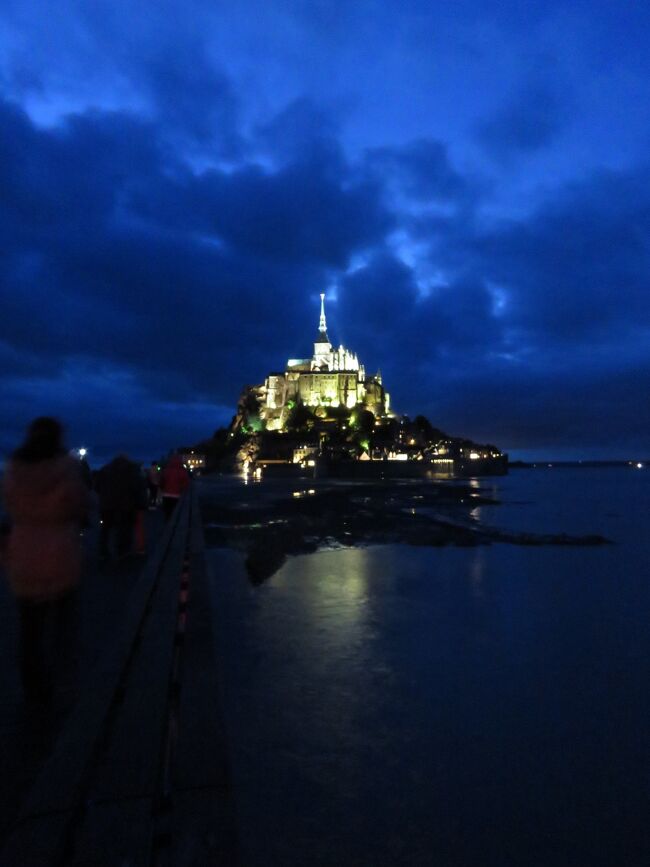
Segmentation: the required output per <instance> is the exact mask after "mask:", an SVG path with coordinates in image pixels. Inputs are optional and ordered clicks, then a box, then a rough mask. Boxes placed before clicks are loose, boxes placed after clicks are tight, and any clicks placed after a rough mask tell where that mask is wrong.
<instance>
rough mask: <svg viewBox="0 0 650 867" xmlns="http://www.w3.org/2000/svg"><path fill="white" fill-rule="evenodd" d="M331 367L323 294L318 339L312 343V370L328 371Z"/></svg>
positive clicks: (323, 295)
mask: <svg viewBox="0 0 650 867" xmlns="http://www.w3.org/2000/svg"><path fill="white" fill-rule="evenodd" d="M331 366H332V344H331V343H330V339H329V337H328V336H327V321H326V319H325V293H324V292H321V296H320V320H319V322H318V337H317V338H316V341H315V342H314V358H313V361H312V369H313V370H322V369H326V370H330V369H331Z"/></svg>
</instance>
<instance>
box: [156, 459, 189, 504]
mask: <svg viewBox="0 0 650 867" xmlns="http://www.w3.org/2000/svg"><path fill="white" fill-rule="evenodd" d="M189 485H190V474H189V473H188V472H187V470H186V469H185V467H184V466H183V462H182V460H181V459H180V457H179V456H178V455H172V456H171V458H170V459H169V460H168V461H167V465H166V466H165V468H164V470H163V471H162V483H161V486H160V487H161V492H162V495H163V497H180V496H181V494H182V493H183V492H184V491H186V490H187V489H188V487H189Z"/></svg>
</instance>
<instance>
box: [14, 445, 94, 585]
mask: <svg viewBox="0 0 650 867" xmlns="http://www.w3.org/2000/svg"><path fill="white" fill-rule="evenodd" d="M4 490H5V502H6V506H7V512H8V513H9V516H10V518H11V521H12V528H11V534H10V536H9V545H8V552H7V560H8V564H7V565H8V570H7V571H8V573H9V581H10V583H11V587H12V589H13V591H14V593H15V594H16V596H20V597H24V598H27V599H35V600H45V599H54V598H55V597H57V596H60V595H61V594H63V593H65V592H67V591H68V590H70V589H71V588H72V587H74V586H75V584H77V582H78V581H79V576H80V574H81V544H80V540H79V525H80V523H81V521H82V520H83V519H84V518H85V516H86V512H87V509H88V506H89V496H88V489H87V488H86V486H85V485H84V483H83V480H82V478H81V472H80V469H79V462H78V461H75V460H73V459H72V458H71V457H70V456H69V455H58V456H57V457H53V458H49V459H48V460H43V461H38V462H37V463H25V462H23V461H20V460H17V459H14V460H12V461H11V463H10V464H9V466H8V468H7V473H6V475H5V480H4Z"/></svg>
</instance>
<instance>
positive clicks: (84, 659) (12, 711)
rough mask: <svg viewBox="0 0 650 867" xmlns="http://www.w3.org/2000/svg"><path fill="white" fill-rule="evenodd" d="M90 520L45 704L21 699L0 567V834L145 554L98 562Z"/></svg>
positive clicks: (10, 610) (154, 526)
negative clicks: (66, 640) (70, 653)
mask: <svg viewBox="0 0 650 867" xmlns="http://www.w3.org/2000/svg"><path fill="white" fill-rule="evenodd" d="M146 522H147V539H148V548H151V547H152V546H153V545H154V544H155V541H156V538H157V537H158V535H159V533H160V530H161V528H162V516H161V515H160V514H159V513H158V512H153V511H151V512H148V513H147V517H146ZM97 541H98V531H97V528H96V526H95V527H93V528H91V529H89V530H86V531H85V534H84V549H85V569H84V575H83V580H82V582H81V586H80V590H79V596H78V605H77V617H76V624H77V634H76V635H75V636H74V639H73V642H72V644H73V649H74V651H75V652H74V657H73V659H72V660H70V659H66V660H65V661H64V660H56V659H55V660H54V699H53V702H52V704H51V706H50V707H48V708H41V709H34V708H30V707H28V706H26V704H25V702H24V699H23V695H22V689H21V685H20V679H19V676H18V670H17V665H16V644H17V628H18V620H17V615H16V607H15V604H14V600H13V598H12V597H11V594H10V592H9V589H8V586H7V582H6V580H5V576H4V574H1V573H0V680H1V682H2V691H1V694H0V768H2V773H0V841H1V840H2V839H3V838H4V837H5V835H6V833H7V831H8V829H9V827H10V826H11V824H12V822H13V821H14V819H15V818H16V815H17V813H18V810H19V808H20V804H21V801H22V800H23V798H24V796H25V794H26V792H27V791H28V790H29V788H30V787H31V785H32V783H33V782H34V780H35V778H36V776H37V774H38V772H39V770H40V768H41V767H42V765H43V763H44V761H45V760H46V759H47V757H48V756H49V754H50V752H51V750H52V747H53V745H54V743H55V741H56V738H57V736H58V734H59V733H60V731H61V729H62V727H63V726H64V724H65V721H66V719H67V717H68V715H69V714H70V711H71V709H72V708H73V706H74V705H75V703H76V701H77V699H78V697H79V695H80V694H82V693H83V692H84V689H85V687H86V686H87V685H88V684H89V682H90V681H91V680H92V677H93V669H94V665H95V663H96V662H97V660H98V658H99V657H100V655H101V654H102V653H103V652H104V651H105V649H106V648H107V646H108V645H110V643H111V641H112V638H113V635H114V633H115V631H116V629H117V627H118V625H119V623H120V622H121V620H122V617H123V614H124V612H125V610H126V606H127V603H128V599H129V594H130V591H131V589H132V587H133V586H134V584H135V582H136V580H137V578H138V575H139V574H140V572H141V570H142V568H143V564H144V560H145V557H143V556H137V555H133V556H130V557H127V558H125V559H123V560H120V561H111V562H101V561H100V560H99V558H98V556H97Z"/></svg>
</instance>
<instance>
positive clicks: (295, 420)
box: [285, 400, 314, 432]
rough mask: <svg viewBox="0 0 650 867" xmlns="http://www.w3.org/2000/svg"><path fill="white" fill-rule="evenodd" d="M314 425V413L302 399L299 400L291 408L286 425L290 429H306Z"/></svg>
mask: <svg viewBox="0 0 650 867" xmlns="http://www.w3.org/2000/svg"><path fill="white" fill-rule="evenodd" d="M313 425H314V414H313V413H312V411H311V410H310V409H309V407H308V406H305V404H304V403H303V402H302V401H300V400H299V401H297V402H296V403H295V404H294V405H293V406H292V407H291V409H290V410H289V415H288V416H287V421H286V424H285V427H286V429H287V430H289V431H296V432H297V431H305V430H309V429H310V428H311V427H313Z"/></svg>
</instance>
